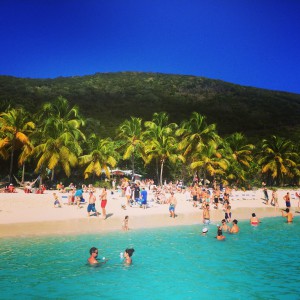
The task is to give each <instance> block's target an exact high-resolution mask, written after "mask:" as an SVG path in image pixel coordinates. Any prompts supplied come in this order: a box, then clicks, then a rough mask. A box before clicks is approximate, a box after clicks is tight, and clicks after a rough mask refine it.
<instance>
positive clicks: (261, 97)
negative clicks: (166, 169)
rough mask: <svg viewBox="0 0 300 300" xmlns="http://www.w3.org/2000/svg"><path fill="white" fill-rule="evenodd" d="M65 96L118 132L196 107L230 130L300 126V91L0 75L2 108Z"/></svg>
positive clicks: (284, 131)
mask: <svg viewBox="0 0 300 300" xmlns="http://www.w3.org/2000/svg"><path fill="white" fill-rule="evenodd" d="M59 96H63V97H64V98H66V99H68V100H69V101H70V103H71V104H77V105H78V106H79V108H80V112H81V114H82V115H83V116H84V117H86V118H93V119H95V120H98V121H100V122H101V125H102V135H103V136H107V135H110V134H115V129H116V128H117V126H119V125H120V123H122V121H124V119H126V118H129V117H130V116H136V117H141V118H142V119H143V120H150V119H151V117H152V115H153V113H154V112H160V111H165V112H167V113H168V114H169V115H170V120H171V121H172V122H176V123H178V124H179V123H180V122H181V121H182V120H184V119H188V118H189V117H190V115H191V112H193V111H196V112H199V113H201V114H202V115H205V116H207V121H208V122H209V123H216V124H217V129H218V132H219V133H220V134H221V135H227V134H230V133H233V132H243V133H245V134H246V135H247V136H248V137H252V138H255V137H256V138H258V137H264V136H267V135H270V134H276V135H281V136H285V137H289V138H291V139H296V137H297V136H299V132H300V121H299V120H300V118H299V116H300V95H298V94H292V93H286V92H277V91H270V90H265V89H258V88H252V87H245V86H240V85H236V84H232V83H227V82H224V81H221V80H212V79H207V78H204V77H196V76H188V75H169V74H160V73H138V72H120V73H97V74H95V75H90V76H82V77H80V76H75V77H59V78H55V79H29V78H16V77H11V76H0V103H1V105H0V110H1V111H4V110H5V109H6V108H7V107H8V106H9V105H11V106H17V105H23V106H24V107H25V108H26V109H27V110H29V111H31V112H32V113H34V112H36V111H38V110H39V109H40V107H41V104H42V103H44V102H48V101H53V100H54V99H55V98H57V97H59Z"/></svg>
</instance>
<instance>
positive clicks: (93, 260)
mask: <svg viewBox="0 0 300 300" xmlns="http://www.w3.org/2000/svg"><path fill="white" fill-rule="evenodd" d="M90 255H91V256H90V257H89V258H88V262H89V264H91V265H97V264H99V261H98V260H97V257H98V249H97V248H96V247H92V248H91V249H90Z"/></svg>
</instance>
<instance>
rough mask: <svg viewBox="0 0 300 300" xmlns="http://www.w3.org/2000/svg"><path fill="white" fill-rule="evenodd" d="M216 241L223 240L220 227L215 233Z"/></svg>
mask: <svg viewBox="0 0 300 300" xmlns="http://www.w3.org/2000/svg"><path fill="white" fill-rule="evenodd" d="M216 239H217V240H219V241H222V240H225V236H224V235H223V232H222V229H221V227H220V226H218V232H217V236H216Z"/></svg>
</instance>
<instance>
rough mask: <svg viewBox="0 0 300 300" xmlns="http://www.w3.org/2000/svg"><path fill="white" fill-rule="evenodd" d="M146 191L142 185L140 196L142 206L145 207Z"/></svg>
mask: <svg viewBox="0 0 300 300" xmlns="http://www.w3.org/2000/svg"><path fill="white" fill-rule="evenodd" d="M147 195H148V193H147V191H146V190H145V188H144V187H143V189H142V192H141V198H142V208H144V209H146V208H147Z"/></svg>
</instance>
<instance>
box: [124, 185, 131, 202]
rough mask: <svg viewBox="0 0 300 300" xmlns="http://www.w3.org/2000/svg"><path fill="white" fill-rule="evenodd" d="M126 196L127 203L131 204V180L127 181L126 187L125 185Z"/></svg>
mask: <svg viewBox="0 0 300 300" xmlns="http://www.w3.org/2000/svg"><path fill="white" fill-rule="evenodd" d="M125 196H126V201H127V202H126V205H127V206H129V205H130V198H131V187H130V184H129V182H126V187H125Z"/></svg>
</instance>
